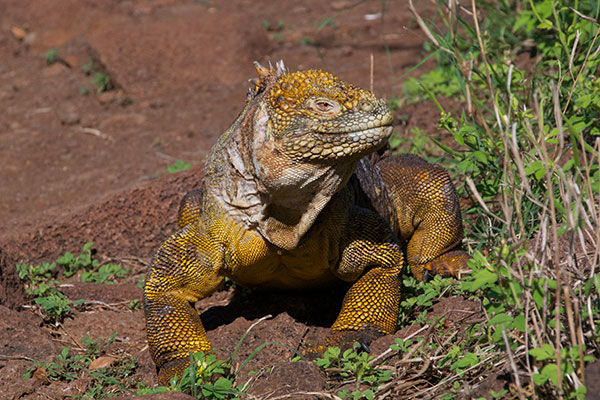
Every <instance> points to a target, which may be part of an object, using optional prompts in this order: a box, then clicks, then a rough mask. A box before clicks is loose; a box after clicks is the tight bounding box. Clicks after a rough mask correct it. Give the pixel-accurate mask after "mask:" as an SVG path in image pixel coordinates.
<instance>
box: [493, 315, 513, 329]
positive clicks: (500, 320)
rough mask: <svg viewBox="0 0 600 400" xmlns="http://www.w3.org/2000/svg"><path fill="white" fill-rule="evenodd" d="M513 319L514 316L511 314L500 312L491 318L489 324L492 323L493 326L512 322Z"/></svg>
mask: <svg viewBox="0 0 600 400" xmlns="http://www.w3.org/2000/svg"><path fill="white" fill-rule="evenodd" d="M512 320H513V317H511V316H510V315H508V314H506V313H500V314H496V315H494V316H493V317H492V318H490V321H489V325H492V326H496V325H504V324H507V323H509V322H512Z"/></svg>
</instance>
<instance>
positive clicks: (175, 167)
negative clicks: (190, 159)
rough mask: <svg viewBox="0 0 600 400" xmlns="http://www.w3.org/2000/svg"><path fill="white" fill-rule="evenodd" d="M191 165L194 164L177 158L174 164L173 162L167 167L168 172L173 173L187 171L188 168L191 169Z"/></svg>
mask: <svg viewBox="0 0 600 400" xmlns="http://www.w3.org/2000/svg"><path fill="white" fill-rule="evenodd" d="M191 167H192V164H190V163H187V162H185V161H182V160H177V161H175V162H174V163H173V164H171V165H169V166H168V167H167V172H168V173H170V174H173V173H175V172H179V171H185V170H186V169H190V168H191Z"/></svg>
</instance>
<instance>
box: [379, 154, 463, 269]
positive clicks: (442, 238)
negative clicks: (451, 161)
mask: <svg viewBox="0 0 600 400" xmlns="http://www.w3.org/2000/svg"><path fill="white" fill-rule="evenodd" d="M375 166H376V167H377V168H378V170H379V171H380V174H381V177H382V178H383V181H384V182H385V186H386V189H387V191H388V196H389V197H390V198H391V199H390V200H391V202H392V203H393V206H394V207H395V214H396V218H397V220H396V221H390V223H392V224H393V225H395V226H396V227H397V229H398V236H399V238H400V239H401V240H402V241H403V242H404V243H406V259H407V262H408V265H409V266H410V269H411V273H412V274H413V275H414V276H415V277H416V278H417V279H419V280H422V279H423V277H424V274H425V273H426V272H427V271H430V272H432V273H437V274H441V275H443V276H448V275H454V276H457V275H458V273H459V272H460V271H462V270H466V269H468V268H467V260H468V259H469V258H470V257H469V256H468V255H467V254H466V253H465V252H464V251H462V250H460V244H461V241H462V238H463V225H462V218H461V213H460V206H459V203H458V195H457V193H456V189H455V188H454V185H453V184H452V181H451V179H450V176H449V175H448V173H447V172H446V170H444V168H442V167H441V166H439V165H436V164H431V163H428V162H427V161H425V160H423V159H422V158H420V157H417V156H415V155H409V154H405V155H396V156H390V157H385V158H383V159H381V160H380V161H378V162H376V163H375Z"/></svg>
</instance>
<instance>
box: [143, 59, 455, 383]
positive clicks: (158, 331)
mask: <svg viewBox="0 0 600 400" xmlns="http://www.w3.org/2000/svg"><path fill="white" fill-rule="evenodd" d="M257 71H258V74H259V78H258V79H257V80H255V81H254V83H255V86H254V87H253V88H252V89H251V90H250V91H249V94H248V101H247V102H246V106H245V108H244V110H243V111H242V113H241V114H240V115H239V116H238V118H237V119H236V121H235V122H234V123H233V125H232V126H231V127H230V128H229V129H228V130H227V131H226V132H225V133H224V134H223V135H222V136H221V137H220V139H219V140H218V142H217V143H216V144H215V146H214V147H213V149H212V150H211V153H210V155H209V158H208V160H207V163H206V167H205V182H204V189H203V191H198V190H196V191H192V192H190V193H189V194H188V195H186V197H185V198H184V199H183V201H182V206H181V209H180V212H179V226H180V228H181V229H180V230H179V231H178V232H177V233H175V234H174V235H172V236H171V237H170V238H169V239H168V240H167V241H166V242H165V243H164V244H163V245H162V246H161V247H160V249H159V250H158V252H157V253H156V255H155V257H154V259H153V261H152V264H151V265H150V267H149V270H148V276H147V280H146V285H145V288H144V310H145V314H146V326H147V335H148V343H149V347H150V353H151V355H152V358H153V359H154V362H155V363H156V366H157V370H158V378H159V383H161V384H166V383H167V382H168V381H169V379H170V378H171V377H172V376H174V375H179V376H181V374H182V372H183V370H184V369H185V367H186V366H187V364H188V362H189V353H190V351H204V352H206V351H209V350H210V349H211V345H210V342H209V341H208V339H207V337H206V333H205V331H204V327H203V326H202V321H201V320H200V317H199V316H198V313H197V312H196V310H195V309H194V307H193V303H194V302H196V301H198V300H200V299H202V298H205V297H207V296H210V295H211V294H212V293H213V292H214V291H215V290H217V289H219V287H221V285H222V283H223V280H224V278H225V277H229V278H230V279H232V280H233V281H235V282H236V283H238V284H240V285H244V286H258V287H265V288H284V289H290V290H292V289H303V288H308V287H315V286H317V287H318V286H327V285H331V284H334V283H335V282H336V281H340V280H342V281H346V282H351V283H352V286H351V287H350V289H349V291H348V293H347V294H346V296H345V298H344V302H343V304H342V309H341V311H340V313H339V316H338V317H337V319H336V321H335V322H334V324H333V326H332V336H331V341H329V342H330V343H335V342H338V343H341V342H343V341H347V339H348V338H350V340H353V339H358V338H361V339H364V338H365V337H367V338H372V337H373V335H378V334H389V333H392V332H394V331H395V329H396V321H397V315H398V306H399V299H400V274H401V272H402V270H403V267H404V255H403V252H402V249H403V246H405V247H406V255H407V259H408V263H409V265H410V266H411V270H412V272H413V273H414V274H415V276H417V277H418V278H419V279H422V278H423V275H424V273H430V272H431V273H443V274H444V275H449V274H453V275H456V274H457V273H458V271H460V270H461V269H462V268H464V266H465V262H466V259H467V256H466V254H465V253H463V252H462V251H460V250H456V247H457V246H459V245H460V241H461V239H462V223H461V217H460V210H459V208H458V200H457V196H456V192H455V190H454V187H453V186H452V183H451V182H450V180H449V178H448V175H447V174H446V173H445V171H444V170H443V169H442V168H440V167H438V166H435V165H432V164H429V163H426V162H425V161H423V160H421V159H419V158H415V157H412V156H404V157H403V156H392V157H387V158H386V157H384V158H382V159H373V160H371V161H369V160H368V159H367V158H364V159H363V161H361V168H360V169H359V170H360V171H361V173H359V174H358V179H354V178H353V179H352V180H351V181H350V178H351V176H352V174H353V172H354V171H355V169H356V167H357V164H358V162H359V160H360V159H361V158H362V157H363V156H365V155H368V154H370V153H374V152H375V151H377V150H379V149H381V148H382V147H384V146H385V145H386V142H387V139H388V137H389V135H390V134H391V131H392V128H391V123H392V115H391V112H390V111H389V109H388V107H387V106H386V104H385V103H384V102H383V100H378V99H377V98H376V97H375V96H374V95H373V94H372V93H370V92H368V91H364V90H362V89H360V88H357V87H355V86H352V85H350V84H347V83H344V82H342V81H340V80H339V79H338V78H336V77H334V76H333V75H331V74H329V73H327V72H323V71H320V70H310V71H303V72H295V73H290V72H288V71H287V70H286V69H285V67H284V66H283V63H280V64H278V65H277V68H276V69H273V68H265V67H262V66H260V65H258V64H257ZM361 199H362V200H361ZM365 199H366V201H365Z"/></svg>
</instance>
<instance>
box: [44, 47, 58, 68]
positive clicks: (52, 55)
mask: <svg viewBox="0 0 600 400" xmlns="http://www.w3.org/2000/svg"><path fill="white" fill-rule="evenodd" d="M44 59H45V60H46V64H48V65H52V64H54V63H55V62H56V61H58V49H57V48H56V47H54V48H52V49H50V50H48V51H47V52H46V54H45V55H44Z"/></svg>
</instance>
